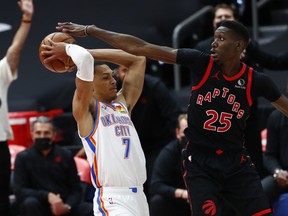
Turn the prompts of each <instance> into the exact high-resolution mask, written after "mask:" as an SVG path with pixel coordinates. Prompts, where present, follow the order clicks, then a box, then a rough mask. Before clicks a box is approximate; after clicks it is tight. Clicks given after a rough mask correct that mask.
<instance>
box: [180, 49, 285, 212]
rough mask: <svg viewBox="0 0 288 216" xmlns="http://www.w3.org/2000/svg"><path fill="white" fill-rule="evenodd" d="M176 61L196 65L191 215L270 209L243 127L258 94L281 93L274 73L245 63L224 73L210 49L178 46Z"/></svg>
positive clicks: (188, 160) (189, 165)
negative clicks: (233, 71)
mask: <svg viewBox="0 0 288 216" xmlns="http://www.w3.org/2000/svg"><path fill="white" fill-rule="evenodd" d="M177 63H178V64H181V65H185V66H188V67H189V68H190V70H191V71H192V91H191V96H190V101H189V105H188V109H187V112H188V128H187V129H186V130H185V134H186V136H187V138H188V140H189V143H188V145H187V147H186V150H185V151H184V154H183V156H184V166H185V169H186V173H185V175H184V176H185V182H186V186H187V188H188V190H189V194H190V198H191V204H192V215H194V214H195V215H197V216H201V215H203V216H204V215H211V216H218V215H219V216H220V215H221V216H223V215H229V216H230V215H237V214H239V215H243V216H251V215H267V214H269V213H270V212H271V209H270V204H269V202H268V200H267V198H266V196H265V194H264V192H263V189H262V186H261V183H260V178H259V176H258V174H257V172H256V170H255V167H254V166H253V163H252V162H251V160H250V158H249V156H248V155H247V154H246V152H245V148H244V145H245V144H244V136H245V134H244V129H245V126H246V120H247V118H248V117H249V113H250V107H251V105H252V103H253V100H254V99H255V98H256V97H259V96H264V97H265V98H266V99H267V100H269V101H271V102H273V101H275V100H277V99H278V98H279V97H280V96H281V93H280V92H279V90H278V89H277V87H276V86H275V85H274V84H273V82H272V81H271V79H270V78H269V77H267V76H266V75H264V74H262V73H258V72H256V71H254V70H253V69H252V68H250V67H249V66H247V65H246V64H244V63H241V64H242V65H241V69H240V71H239V72H238V73H237V74H235V75H234V76H232V77H227V76H225V75H224V74H223V73H222V72H221V69H220V67H219V66H218V65H217V64H216V63H215V62H214V61H213V58H212V57H210V55H207V54H204V53H202V52H198V51H196V50H193V49H179V50H178V53H177Z"/></svg>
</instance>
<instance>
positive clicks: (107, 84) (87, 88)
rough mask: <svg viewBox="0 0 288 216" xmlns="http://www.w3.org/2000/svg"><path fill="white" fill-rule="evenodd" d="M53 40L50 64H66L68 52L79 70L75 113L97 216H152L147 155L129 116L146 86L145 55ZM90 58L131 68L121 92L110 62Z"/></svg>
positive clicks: (74, 102) (74, 104)
mask: <svg viewBox="0 0 288 216" xmlns="http://www.w3.org/2000/svg"><path fill="white" fill-rule="evenodd" d="M51 43H52V45H51V46H44V48H46V49H47V50H48V51H44V52H43V55H46V57H47V58H46V62H49V61H51V60H53V59H60V60H63V62H66V59H67V55H68V56H70V57H71V58H72V60H73V62H74V63H75V65H77V68H78V70H77V74H76V91H75V94H74V98H73V115H74V118H75V120H76V122H77V125H78V130H79V135H80V138H81V140H82V143H83V146H84V149H85V152H86V155H87V159H88V161H89V163H90V165H91V178H92V183H93V185H94V186H95V188H96V192H95V196H94V215H95V216H96V215H97V216H98V215H101V216H102V215H103V216H104V215H109V216H116V215H127V216H130V215H131V216H132V215H133V216H148V215H149V210H148V204H147V199H146V197H145V194H144V192H143V183H144V182H145V180H146V170H145V157H144V153H143V151H142V148H141V144H140V141H139V138H138V134H137V132H136V130H135V128H134V125H133V123H132V122H131V119H130V114H131V111H132V108H133V106H134V105H135V103H136V102H137V100H138V98H139V96H140V93H141V91H142V87H143V80H144V73H145V66H146V60H145V58H144V57H137V56H134V55H131V54H128V53H126V52H124V51H121V50H115V49H96V50H89V52H88V51H87V50H86V49H84V48H82V47H80V46H78V45H72V44H69V45H67V44H65V43H54V42H52V41H51ZM66 54H67V55H66ZM92 56H93V57H94V58H95V60H96V61H105V62H112V63H114V64H118V65H123V66H125V67H127V68H128V69H129V71H128V73H127V75H126V77H125V80H124V83H123V87H122V89H121V90H120V91H119V92H117V88H116V80H115V79H114V77H113V75H114V74H113V71H112V70H111V69H110V68H109V67H108V66H107V65H97V66H95V67H94V59H93V57H92ZM93 67H94V68H93Z"/></svg>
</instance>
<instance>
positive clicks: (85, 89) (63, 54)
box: [41, 39, 94, 137]
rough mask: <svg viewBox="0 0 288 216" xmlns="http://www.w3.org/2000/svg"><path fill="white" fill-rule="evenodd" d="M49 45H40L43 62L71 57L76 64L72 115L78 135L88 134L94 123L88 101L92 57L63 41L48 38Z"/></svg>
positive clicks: (76, 46) (91, 74)
mask: <svg viewBox="0 0 288 216" xmlns="http://www.w3.org/2000/svg"><path fill="white" fill-rule="evenodd" d="M49 42H50V43H51V45H42V46H43V48H44V51H42V52H41V55H44V56H46V57H45V59H44V63H48V62H50V61H53V60H55V59H63V58H64V59H65V58H67V55H68V56H70V57H71V59H72V60H73V62H74V64H75V65H76V66H77V73H76V90H75V93H74V97H73V102H72V107H73V116H74V118H75V120H76V122H77V125H78V128H79V131H80V135H81V136H82V137H85V136H87V135H89V134H90V132H91V131H92V129H93V125H94V118H93V116H92V114H91V112H90V102H91V100H92V93H93V79H94V58H93V56H92V55H91V54H90V53H89V52H88V51H87V50H86V49H84V48H83V47H80V46H78V45H75V44H67V43H64V42H58V43H55V42H53V41H52V40H51V39H49Z"/></svg>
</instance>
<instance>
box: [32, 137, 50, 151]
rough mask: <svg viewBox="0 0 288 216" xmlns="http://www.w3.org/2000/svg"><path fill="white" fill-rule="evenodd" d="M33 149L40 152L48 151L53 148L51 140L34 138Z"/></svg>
mask: <svg viewBox="0 0 288 216" xmlns="http://www.w3.org/2000/svg"><path fill="white" fill-rule="evenodd" d="M34 145H35V147H36V148H37V149H38V150H40V151H43V150H48V149H51V148H52V147H53V144H52V140H51V139H50V138H46V137H44V138H36V139H35V141H34Z"/></svg>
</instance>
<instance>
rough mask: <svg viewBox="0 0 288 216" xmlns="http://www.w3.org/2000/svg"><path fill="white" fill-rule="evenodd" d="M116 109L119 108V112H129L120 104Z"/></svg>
mask: <svg viewBox="0 0 288 216" xmlns="http://www.w3.org/2000/svg"><path fill="white" fill-rule="evenodd" d="M116 110H117V111H118V112H120V113H123V114H126V113H127V112H126V110H125V109H124V108H123V107H122V106H120V105H117V106H116Z"/></svg>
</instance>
